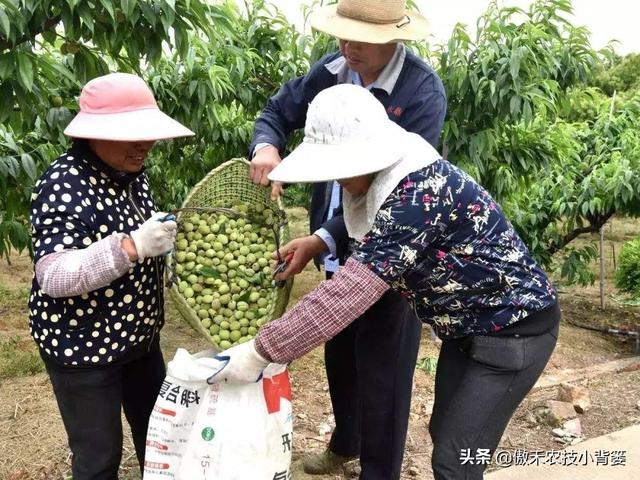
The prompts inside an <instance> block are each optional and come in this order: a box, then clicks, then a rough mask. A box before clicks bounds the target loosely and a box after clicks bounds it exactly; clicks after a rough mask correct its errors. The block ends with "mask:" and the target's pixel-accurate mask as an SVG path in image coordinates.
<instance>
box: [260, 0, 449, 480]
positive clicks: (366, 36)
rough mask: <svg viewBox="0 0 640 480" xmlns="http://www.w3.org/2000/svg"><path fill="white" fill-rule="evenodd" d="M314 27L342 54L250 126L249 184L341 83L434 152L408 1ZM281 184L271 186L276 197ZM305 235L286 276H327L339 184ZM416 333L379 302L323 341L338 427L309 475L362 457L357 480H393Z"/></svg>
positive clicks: (435, 138) (336, 240) (334, 11)
mask: <svg viewBox="0 0 640 480" xmlns="http://www.w3.org/2000/svg"><path fill="white" fill-rule="evenodd" d="M310 20H311V24H312V26H313V27H314V28H315V29H317V30H320V31H323V32H325V33H328V34H330V35H333V36H335V37H337V38H338V39H339V43H340V51H339V52H335V53H332V54H329V55H327V56H325V57H324V58H322V59H321V60H320V61H318V62H317V63H316V64H314V65H313V66H312V67H311V69H310V71H309V72H308V73H307V74H306V75H304V76H302V77H299V78H296V79H294V80H292V81H290V82H288V83H287V84H285V85H283V86H282V88H281V89H280V91H279V92H278V93H277V94H276V95H275V96H273V97H272V98H271V99H270V100H269V102H268V104H267V106H266V108H265V109H264V111H263V112H262V114H261V115H260V117H259V118H258V120H257V121H256V125H255V132H254V138H253V141H252V143H251V146H250V155H251V156H252V157H253V159H252V162H251V169H250V175H251V178H252V180H253V181H254V182H255V183H260V184H263V185H268V184H269V181H268V179H267V175H268V174H269V172H270V171H271V170H273V168H275V167H276V166H277V165H278V164H279V163H280V161H281V154H282V153H283V151H284V149H285V146H286V142H287V137H288V135H289V134H290V133H291V132H292V131H294V130H296V129H299V128H302V127H303V126H304V123H305V119H306V115H307V108H308V105H309V103H310V102H311V101H312V100H313V98H314V97H315V96H316V95H317V94H318V93H319V92H320V91H322V90H324V89H326V88H329V87H331V86H333V85H336V84H339V83H353V84H357V85H361V86H363V87H365V88H367V89H369V90H370V91H371V93H372V94H373V95H374V96H375V97H376V98H377V99H378V100H379V101H380V102H381V103H382V104H383V105H384V107H385V109H386V110H387V113H388V115H389V118H390V119H391V120H392V121H394V122H396V123H398V124H399V125H401V126H402V127H403V128H405V129H406V130H408V131H410V132H414V133H417V134H419V135H421V136H422V137H423V138H425V139H426V140H427V141H428V142H429V143H430V144H431V145H433V146H434V147H435V148H437V147H438V143H439V137H440V133H441V130H442V125H443V122H444V117H445V113H446V95H445V92H444V87H443V85H442V82H441V80H440V78H438V76H437V75H436V74H435V72H434V71H433V70H432V69H431V68H430V67H429V66H428V65H427V64H425V63H424V62H423V61H422V60H421V59H419V58H418V57H416V56H415V55H413V54H412V53H411V52H409V51H408V50H407V49H406V48H405V46H404V45H403V44H402V43H400V42H401V41H402V40H421V39H424V38H425V37H426V33H427V30H426V20H425V19H424V18H423V17H422V16H421V15H419V14H417V13H414V12H409V11H407V10H406V8H405V1H404V0H393V1H367V2H362V1H358V0H339V1H338V3H337V5H331V6H327V7H322V8H320V9H318V10H316V11H315V12H313V14H312V16H311V18H310ZM280 193H281V185H280V184H277V183H274V184H273V185H272V195H273V196H277V195H279V194H280ZM310 227H311V235H308V236H306V237H302V238H298V239H294V240H292V241H291V242H290V243H289V244H288V245H287V247H286V248H287V249H288V250H290V251H294V254H293V257H292V258H290V260H289V265H288V267H287V269H286V270H285V272H284V274H285V275H286V276H290V275H295V274H297V273H300V272H301V271H302V270H303V269H304V267H305V266H306V264H307V263H308V262H309V261H310V260H311V259H312V258H313V259H314V260H315V263H316V265H317V266H319V265H320V264H323V265H324V267H325V271H326V274H327V277H331V276H332V275H333V273H334V272H336V271H337V269H338V268H339V265H340V264H341V263H343V262H344V260H345V259H346V258H347V257H348V254H349V236H348V234H347V230H346V227H345V223H344V218H343V216H342V207H341V189H340V186H339V185H338V183H337V182H330V183H320V184H315V185H314V187H313V192H312V200H311V208H310ZM420 336H421V324H420V322H419V321H418V320H417V318H416V317H415V315H414V314H413V313H411V311H410V308H409V305H408V303H407V302H406V300H405V299H404V298H403V297H402V296H400V295H398V294H396V293H393V292H388V293H387V294H385V295H384V296H383V297H382V298H381V299H380V301H378V302H377V303H376V304H375V305H374V306H372V307H371V308H370V309H369V310H368V311H367V312H365V314H364V315H363V316H362V317H360V318H359V319H358V320H357V321H355V322H354V323H353V324H352V325H350V326H349V327H348V328H347V329H345V330H344V331H343V332H341V333H340V334H339V335H338V336H336V337H335V338H333V339H332V340H331V341H329V342H327V344H326V346H325V364H326V370H327V378H328V381H329V389H330V394H331V402H332V405H333V411H334V415H335V419H336V428H335V430H334V432H333V434H332V437H331V441H330V444H329V448H328V449H327V450H326V451H325V452H323V453H322V454H320V455H315V456H312V457H309V458H307V459H305V460H304V462H303V465H304V469H305V471H306V472H307V473H317V474H325V473H332V472H335V471H339V469H340V468H341V466H342V464H343V463H344V462H345V461H347V460H349V459H351V458H354V457H359V458H360V464H361V467H362V474H361V478H363V479H368V480H370V479H394V478H399V475H400V470H401V467H402V458H403V454H404V443H405V439H406V432H407V426H408V418H409V409H410V404H411V388H412V381H413V372H414V368H415V362H416V358H417V354H418V348H419V343H420Z"/></svg>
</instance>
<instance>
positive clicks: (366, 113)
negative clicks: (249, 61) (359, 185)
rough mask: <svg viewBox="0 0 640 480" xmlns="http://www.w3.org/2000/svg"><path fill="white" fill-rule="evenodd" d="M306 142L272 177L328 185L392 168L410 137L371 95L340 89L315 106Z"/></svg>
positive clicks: (322, 95)
mask: <svg viewBox="0 0 640 480" xmlns="http://www.w3.org/2000/svg"><path fill="white" fill-rule="evenodd" d="M304 131H305V136H304V140H303V142H302V143H301V144H300V145H298V147H296V148H295V149H294V150H293V152H291V154H289V155H288V156H287V157H285V158H284V159H283V160H282V162H280V164H279V165H278V166H277V167H276V168H274V169H273V170H272V171H271V173H270V174H269V176H268V177H269V180H272V181H277V182H283V183H298V182H309V183H313V182H326V181H330V180H340V179H347V178H353V177H359V176H362V175H367V174H370V173H375V172H379V171H381V170H384V169H386V168H389V167H391V166H392V165H394V164H395V163H397V162H398V161H399V160H400V159H401V157H402V151H403V150H402V145H403V143H404V141H405V140H406V135H407V132H406V131H405V130H404V129H403V128H402V127H400V126H398V125H397V124H395V123H394V122H392V121H391V120H389V118H388V116H387V113H386V111H385V109H384V107H383V106H382V104H381V103H380V102H379V101H378V99H376V98H375V97H374V96H373V94H371V92H370V91H369V90H367V89H365V88H363V87H359V86H357V85H352V84H340V85H336V86H333V87H331V88H328V89H326V90H323V91H322V92H320V93H319V94H318V95H317V96H316V97H315V98H314V99H313V101H312V102H311V104H310V105H309V110H308V112H307V121H306V124H305V130H304Z"/></svg>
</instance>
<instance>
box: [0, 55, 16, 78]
mask: <svg viewBox="0 0 640 480" xmlns="http://www.w3.org/2000/svg"><path fill="white" fill-rule="evenodd" d="M12 73H13V55H12V54H11V53H10V52H9V53H0V80H4V79H5V78H10V77H11V74H12Z"/></svg>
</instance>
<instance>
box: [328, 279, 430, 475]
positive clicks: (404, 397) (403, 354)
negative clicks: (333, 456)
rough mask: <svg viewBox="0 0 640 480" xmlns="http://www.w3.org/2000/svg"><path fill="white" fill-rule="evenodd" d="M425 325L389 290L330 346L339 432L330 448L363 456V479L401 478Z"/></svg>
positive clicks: (331, 383)
mask: <svg viewBox="0 0 640 480" xmlns="http://www.w3.org/2000/svg"><path fill="white" fill-rule="evenodd" d="M421 329H422V325H421V323H420V321H419V320H418V319H417V318H416V317H415V315H414V314H413V312H412V311H411V309H410V307H409V304H408V303H407V302H406V300H405V299H404V298H402V297H401V296H400V295H398V294H397V293H395V292H391V291H389V292H387V293H386V294H385V295H384V296H383V297H382V298H381V299H380V300H379V301H378V302H377V303H376V304H374V305H373V306H372V307H371V308H370V309H369V310H367V311H366V312H365V313H364V314H363V315H362V316H361V317H360V318H358V319H357V320H356V321H355V322H353V323H352V324H351V325H349V327H347V328H346V329H345V330H343V331H342V332H340V334H338V335H337V336H336V337H334V338H333V339H331V340H330V341H328V342H327V343H326V345H325V363H326V369H327V378H328V380H329V392H330V394H331V403H332V405H333V413H334V416H335V419H336V428H335V430H334V432H333V435H332V436H331V442H330V444H329V448H330V450H331V451H333V452H334V453H337V454H339V455H345V456H359V457H360V465H361V467H362V473H361V475H360V478H361V479H366V480H378V479H384V480H391V479H397V478H399V477H400V470H401V467H402V457H403V455H404V444H405V439H406V435H407V427H408V422H409V409H410V406H411V388H412V384H413V373H414V370H415V364H416V357H417V355H418V348H419V346H420V335H421Z"/></svg>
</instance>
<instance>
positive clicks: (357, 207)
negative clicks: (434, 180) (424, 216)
mask: <svg viewBox="0 0 640 480" xmlns="http://www.w3.org/2000/svg"><path fill="white" fill-rule="evenodd" d="M404 149H405V153H404V154H403V155H402V158H401V159H400V161H398V162H397V163H395V164H394V165H392V166H391V167H389V168H386V169H385V170H381V171H380V172H378V173H377V174H376V177H375V179H374V180H373V182H372V183H371V186H370V187H369V190H368V191H367V193H366V194H365V195H360V196H358V197H354V196H353V195H351V194H350V193H349V192H347V191H346V190H344V191H343V194H342V195H343V197H342V198H343V199H342V206H343V209H344V222H345V225H346V227H347V232H348V233H349V237H351V238H353V239H355V240H357V241H360V240H362V238H363V237H364V236H365V235H366V234H367V233H368V232H369V231H370V230H371V227H372V226H373V222H374V221H375V218H376V215H377V214H378V210H380V207H381V206H382V204H383V203H384V202H385V201H386V200H387V198H388V197H389V195H391V193H392V192H393V191H394V190H395V189H396V187H397V186H398V184H399V183H400V181H401V180H402V179H403V178H404V177H406V176H407V175H409V174H410V173H412V172H415V171H417V170H420V169H421V168H424V167H426V166H427V165H430V164H432V163H433V162H435V161H436V160H439V159H441V158H442V155H440V154H439V153H438V151H437V150H436V149H435V148H433V147H432V146H431V145H430V144H429V143H428V142H427V141H426V140H425V139H423V138H422V137H421V136H419V135H417V134H415V133H411V134H408V135H407V136H406V143H405V145H404Z"/></svg>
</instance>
